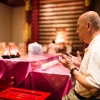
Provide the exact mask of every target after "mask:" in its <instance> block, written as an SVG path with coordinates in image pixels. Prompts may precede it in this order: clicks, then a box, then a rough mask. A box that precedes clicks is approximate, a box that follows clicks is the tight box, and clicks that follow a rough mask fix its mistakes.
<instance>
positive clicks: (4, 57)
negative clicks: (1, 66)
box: [2, 55, 10, 59]
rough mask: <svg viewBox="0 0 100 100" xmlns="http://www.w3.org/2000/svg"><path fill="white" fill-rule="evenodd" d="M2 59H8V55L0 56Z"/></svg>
mask: <svg viewBox="0 0 100 100" xmlns="http://www.w3.org/2000/svg"><path fill="white" fill-rule="evenodd" d="M2 58H3V59H10V56H8V55H2Z"/></svg>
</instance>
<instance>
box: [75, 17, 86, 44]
mask: <svg viewBox="0 0 100 100" xmlns="http://www.w3.org/2000/svg"><path fill="white" fill-rule="evenodd" d="M76 33H77V34H78V35H79V38H80V41H81V42H84V39H85V38H86V36H85V35H86V25H85V23H84V22H83V21H82V20H81V19H78V22H77V31H76Z"/></svg>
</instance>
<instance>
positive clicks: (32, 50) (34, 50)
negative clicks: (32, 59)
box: [28, 42, 43, 55]
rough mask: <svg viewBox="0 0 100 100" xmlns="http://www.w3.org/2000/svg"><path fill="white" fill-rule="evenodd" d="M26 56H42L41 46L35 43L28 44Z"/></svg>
mask: <svg viewBox="0 0 100 100" xmlns="http://www.w3.org/2000/svg"><path fill="white" fill-rule="evenodd" d="M28 54H29V55H31V54H35V55H42V54H43V47H42V45H40V44H38V43H37V42H34V43H30V44H29V45H28Z"/></svg>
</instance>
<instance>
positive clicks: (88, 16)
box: [79, 11, 100, 31]
mask: <svg viewBox="0 0 100 100" xmlns="http://www.w3.org/2000/svg"><path fill="white" fill-rule="evenodd" d="M79 19H80V20H81V21H82V22H91V24H92V26H93V29H94V30H95V31H97V30H99V29H100V17H99V15H98V14H97V13H96V12H95V11H88V12H86V13H84V14H82V15H81V16H80V17H79Z"/></svg>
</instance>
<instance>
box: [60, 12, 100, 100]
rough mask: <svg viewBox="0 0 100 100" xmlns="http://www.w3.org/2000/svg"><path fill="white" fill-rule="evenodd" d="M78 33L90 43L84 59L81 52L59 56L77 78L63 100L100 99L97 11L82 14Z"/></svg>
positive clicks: (99, 51)
mask: <svg viewBox="0 0 100 100" xmlns="http://www.w3.org/2000/svg"><path fill="white" fill-rule="evenodd" d="M76 33H77V34H78V35H79V38H80V40H81V41H82V42H85V43H87V44H89V45H88V47H87V48H86V49H85V54H84V57H83V59H82V60H81V58H80V55H79V52H77V55H78V56H77V57H74V56H72V55H70V54H69V55H64V54H63V55H62V56H60V57H59V60H60V62H61V63H62V64H63V65H64V67H66V68H68V69H69V70H70V73H71V75H72V76H73V77H74V78H75V79H76V82H75V85H74V86H73V88H72V89H71V90H70V91H69V93H68V95H65V96H64V97H63V98H62V100H97V99H99V100H100V76H99V75H100V17H99V15H98V14H97V12H95V11H88V12H86V13H84V14H82V15H81V16H80V17H79V19H78V21H77V31H76ZM76 65H77V66H78V68H76Z"/></svg>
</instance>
